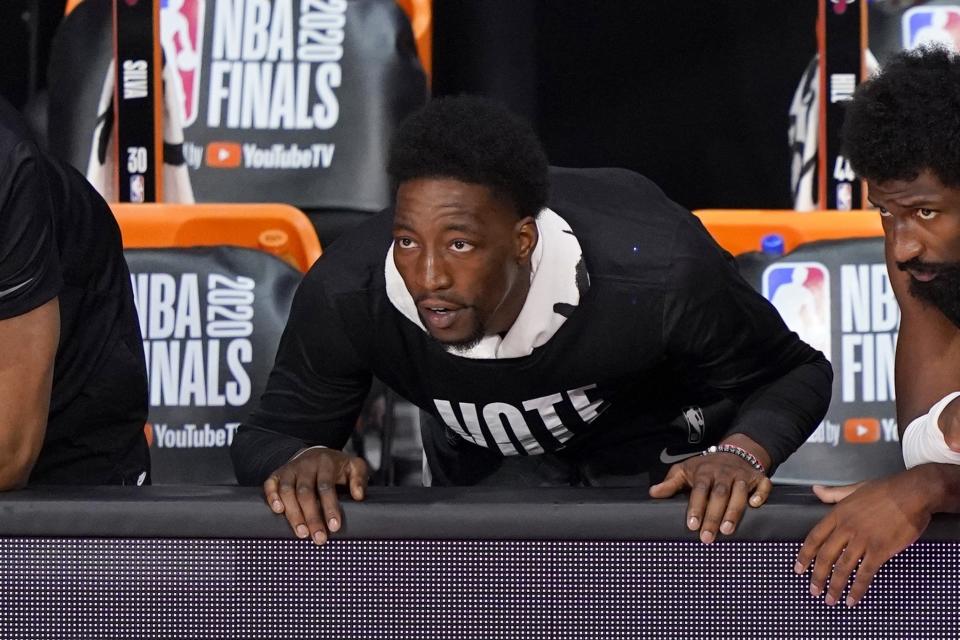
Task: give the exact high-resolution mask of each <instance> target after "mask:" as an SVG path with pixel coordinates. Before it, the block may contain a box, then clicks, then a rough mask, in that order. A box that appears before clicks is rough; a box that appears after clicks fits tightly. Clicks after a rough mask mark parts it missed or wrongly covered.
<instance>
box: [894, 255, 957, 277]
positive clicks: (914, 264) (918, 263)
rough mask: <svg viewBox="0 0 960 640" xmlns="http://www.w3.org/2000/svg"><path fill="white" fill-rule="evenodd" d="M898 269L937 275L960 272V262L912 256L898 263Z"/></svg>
mask: <svg viewBox="0 0 960 640" xmlns="http://www.w3.org/2000/svg"><path fill="white" fill-rule="evenodd" d="M897 269H899V270H900V271H919V272H920V273H930V274H935V275H940V274H944V273H946V274H950V273H960V263H958V262H924V261H923V260H920V259H919V258H910V259H909V260H905V261H904V262H898V263H897Z"/></svg>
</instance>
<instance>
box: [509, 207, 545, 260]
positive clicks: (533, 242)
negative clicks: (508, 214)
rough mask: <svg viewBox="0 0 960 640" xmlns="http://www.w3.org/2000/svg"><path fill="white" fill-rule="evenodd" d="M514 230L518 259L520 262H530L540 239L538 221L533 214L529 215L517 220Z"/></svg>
mask: <svg viewBox="0 0 960 640" xmlns="http://www.w3.org/2000/svg"><path fill="white" fill-rule="evenodd" d="M514 232H515V237H516V241H517V261H518V262H519V263H520V264H525V263H528V262H530V256H532V255H533V250H534V249H535V248H536V247H537V241H538V240H539V239H540V233H539V231H538V230H537V221H536V220H535V219H534V218H533V216H527V217H526V218H523V219H521V220H519V221H518V222H517V224H516V226H515V227H514Z"/></svg>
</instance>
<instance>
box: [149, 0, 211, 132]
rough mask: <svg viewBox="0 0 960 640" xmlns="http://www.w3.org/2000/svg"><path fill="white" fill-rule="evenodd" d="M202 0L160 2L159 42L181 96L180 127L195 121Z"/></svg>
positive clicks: (203, 5) (201, 50) (163, 0)
mask: <svg viewBox="0 0 960 640" xmlns="http://www.w3.org/2000/svg"><path fill="white" fill-rule="evenodd" d="M205 5H206V0H160V42H161V44H162V45H163V53H164V56H166V61H167V64H169V65H171V66H172V67H173V70H174V74H173V76H174V78H175V80H174V81H175V82H176V81H179V83H180V87H179V89H180V95H182V96H183V126H184V127H188V126H190V125H191V124H193V122H194V120H196V119H197V102H198V100H199V97H200V95H199V94H200V69H201V66H202V65H201V62H202V58H203V14H204V9H205V8H206V7H205Z"/></svg>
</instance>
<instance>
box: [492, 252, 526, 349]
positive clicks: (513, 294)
mask: <svg viewBox="0 0 960 640" xmlns="http://www.w3.org/2000/svg"><path fill="white" fill-rule="evenodd" d="M529 292H530V265H529V263H528V264H527V265H526V266H525V267H523V268H522V269H520V271H519V272H518V274H517V279H516V281H515V282H514V285H513V287H511V288H510V291H509V293H507V295H506V296H504V301H503V303H502V304H501V305H500V308H499V309H497V311H496V313H494V315H493V317H492V318H491V319H490V323H489V324H488V325H487V330H486V334H487V335H491V336H492V335H497V334H499V335H503V334H506V333H507V332H508V331H510V327H512V326H513V323H514V322H516V321H517V317H518V316H519V315H520V311H521V310H522V309H523V305H524V304H525V303H526V301H527V294H528V293H529Z"/></svg>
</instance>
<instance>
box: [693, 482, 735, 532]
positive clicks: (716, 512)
mask: <svg viewBox="0 0 960 640" xmlns="http://www.w3.org/2000/svg"><path fill="white" fill-rule="evenodd" d="M729 501H730V485H728V484H727V483H725V482H716V483H714V485H713V488H712V489H711V490H710V500H709V502H708V503H707V509H706V512H705V513H704V515H703V525H702V526H701V527H700V541H701V542H703V543H704V544H710V543H712V542H713V541H714V540H716V539H717V531H718V530H719V529H720V519H721V518H722V517H723V515H724V513H725V512H726V510H727V504H728V503H729Z"/></svg>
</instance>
